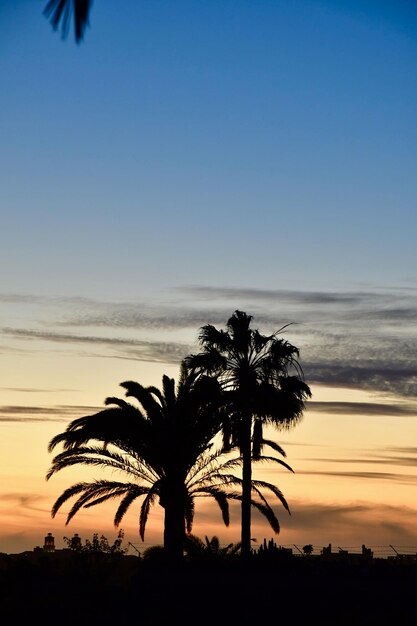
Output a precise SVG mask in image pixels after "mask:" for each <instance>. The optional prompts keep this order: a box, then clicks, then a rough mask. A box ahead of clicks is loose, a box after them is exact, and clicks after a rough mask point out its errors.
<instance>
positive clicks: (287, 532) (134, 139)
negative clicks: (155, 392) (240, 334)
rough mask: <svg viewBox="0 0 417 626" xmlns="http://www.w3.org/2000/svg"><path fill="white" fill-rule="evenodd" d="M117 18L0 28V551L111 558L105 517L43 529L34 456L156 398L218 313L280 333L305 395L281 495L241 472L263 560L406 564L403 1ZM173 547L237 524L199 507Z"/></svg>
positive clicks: (106, 13) (27, 17) (407, 34)
mask: <svg viewBox="0 0 417 626" xmlns="http://www.w3.org/2000/svg"><path fill="white" fill-rule="evenodd" d="M394 4H395V6H394ZM123 5H124V7H123V12H115V10H114V3H113V2H111V1H110V0H107V1H106V0H102V1H101V2H96V3H94V7H93V13H92V19H91V28H90V29H89V30H88V32H87V34H86V38H85V41H84V43H82V44H81V45H80V46H76V45H75V44H74V42H73V41H72V39H71V37H70V38H69V39H68V40H67V41H61V40H60V37H59V35H58V34H56V33H53V32H51V29H50V25H49V24H48V22H47V21H46V20H45V19H44V18H43V17H42V14H41V9H42V2H38V3H37V2H32V1H31V2H29V1H27V0H21V1H20V2H16V3H8V6H6V5H4V4H3V5H2V6H1V7H0V42H1V43H0V52H1V54H0V74H1V77H2V84H3V93H2V95H3V98H2V108H1V111H0V129H1V137H2V140H1V147H0V166H1V167H0V172H1V174H0V177H1V185H0V207H1V215H2V229H1V231H0V260H1V263H0V279H1V280H0V375H1V377H0V381H1V382H0V429H1V437H0V484H1V487H0V514H1V517H2V530H1V532H0V551H5V552H14V551H20V550H23V549H31V548H33V547H34V546H35V545H40V544H42V542H43V537H44V536H45V535H46V533H47V532H52V533H53V534H54V535H55V536H56V539H57V543H58V544H61V545H62V537H63V536H64V535H67V536H69V535H70V534H72V533H73V532H79V533H80V534H81V535H82V536H83V537H87V536H91V534H92V532H95V531H97V532H99V533H100V534H101V533H103V534H105V535H106V536H108V537H109V538H111V537H113V536H115V534H116V531H115V530H114V529H113V527H112V519H113V515H114V506H113V507H111V506H109V507H101V508H100V507H99V508H97V509H96V510H94V509H90V510H86V511H82V512H80V513H79V514H78V515H77V516H76V517H75V518H74V520H73V521H72V522H71V524H70V526H69V527H65V526H64V513H65V511H64V512H63V514H62V515H60V516H58V517H57V519H55V520H51V518H50V508H51V506H52V503H53V501H54V500H55V498H56V497H57V495H58V494H59V493H60V492H61V491H62V490H63V489H64V488H66V487H67V486H69V484H72V483H71V481H74V480H79V479H80V477H81V476H82V475H83V472H82V471H80V470H77V471H75V470H74V472H73V473H68V474H65V473H64V472H62V475H58V476H56V477H54V478H53V479H51V481H50V482H48V483H46V482H45V478H44V476H45V474H46V471H47V469H48V467H49V464H50V460H51V459H50V456H49V455H48V453H47V443H48V441H49V439H50V438H51V437H52V436H53V435H55V434H57V432H60V431H61V430H62V429H63V428H65V425H66V424H67V423H68V421H69V420H71V419H73V418H75V417H80V416H82V415H86V414H88V412H90V411H95V410H97V409H99V408H101V407H102V406H103V401H104V399H105V398H106V397H107V396H112V395H121V396H122V395H123V391H122V390H121V389H120V387H119V383H121V382H122V381H123V380H127V379H136V380H138V381H140V382H142V383H144V384H149V385H150V384H152V385H157V386H159V385H160V382H161V378H162V374H164V373H166V374H168V375H170V376H172V377H175V378H177V376H178V372H179V363H180V361H181V359H182V358H183V356H185V355H186V354H188V353H189V352H190V351H195V350H196V349H197V344H196V340H197V334H198V329H199V327H200V326H201V325H202V324H205V323H213V324H215V325H216V326H218V327H222V326H223V325H224V323H225V322H226V320H227V318H228V317H229V316H230V315H231V314H232V313H233V311H234V310H235V309H241V310H244V311H246V312H247V313H249V314H252V315H253V316H254V326H255V327H259V328H260V330H261V331H262V332H272V331H275V330H277V329H278V328H280V327H281V326H283V325H284V324H288V323H290V324H291V326H289V327H288V328H287V329H286V330H285V337H286V338H287V339H289V340H290V341H292V342H293V343H294V344H295V345H297V346H298V347H299V348H300V351H301V363H302V365H303V368H304V371H305V376H306V381H307V382H308V383H309V384H310V386H311V388H312V391H313V398H312V401H311V403H309V405H308V407H307V411H306V413H305V416H304V419H303V420H302V422H301V423H300V424H299V425H298V426H297V427H296V428H294V429H293V430H291V431H288V432H275V433H271V437H274V438H275V439H276V440H277V441H279V442H280V443H282V445H283V447H284V449H285V450H286V451H287V455H288V459H287V460H288V463H289V464H290V465H291V466H292V467H293V468H294V470H295V474H294V475H292V474H289V473H287V472H285V471H284V470H283V471H279V475H278V472H277V471H276V470H275V469H272V468H267V467H265V466H264V467H262V470H261V469H259V470H258V471H259V472H261V474H262V475H263V476H268V478H269V479H272V480H273V481H274V482H275V481H276V482H277V484H278V485H279V486H280V488H281V489H282V491H283V493H284V495H285V496H286V498H287V500H288V502H289V504H290V508H291V511H292V515H291V516H288V515H287V514H286V513H285V511H284V510H280V508H279V507H278V508H277V509H276V510H277V513H278V516H279V519H280V522H281V526H282V530H281V533H280V535H278V536H277V537H276V538H275V539H276V540H277V542H279V543H282V544H292V543H304V544H305V543H314V544H322V545H327V544H328V543H332V544H334V545H361V544H362V543H366V544H370V545H372V544H373V545H378V544H387V545H388V544H389V543H392V544H401V542H405V544H407V545H417V531H416V530H415V526H416V524H415V522H416V519H417V506H416V505H415V498H414V493H415V483H416V481H417V472H416V466H417V401H416V398H417V362H416V354H417V333H416V321H417V269H416V241H415V239H416V232H417V210H416V208H417V207H416V192H417V180H416V177H415V172H416V165H417V158H416V157H417V150H416V148H417V143H416V136H417V132H416V131H417V122H416V116H415V110H416V103H417V81H416V72H415V68H416V61H417V38H416V34H417V10H416V7H415V4H414V3H413V2H408V1H406V0H404V1H399V2H396V3H389V2H385V1H383V2H378V3H375V2H372V1H371V0H369V1H368V0H364V1H363V2H352V1H349V2H348V1H347V0H346V1H343V0H339V1H337V2H334V1H332V2H330V1H329V0H321V1H319V0H317V1H315V0H301V1H300V2H299V3H297V4H296V6H295V5H294V6H292V5H289V4H288V3H286V2H284V1H281V0H278V1H274V2H272V1H270V0H262V1H261V2H257V3H256V4H254V3H253V2H249V1H247V0H239V2H238V1H237V0H210V1H203V2H195V1H194V0H179V1H178V2H176V3H175V5H173V4H172V3H170V2H168V1H167V0H161V2H159V3H156V4H155V3H154V2H152V3H150V2H145V1H144V2H137V1H133V0H126V2H124V3H123ZM137 516H138V510H137V508H136V509H135V508H132V511H131V512H130V513H129V515H128V516H127V517H126V523H125V524H123V525H122V526H123V528H124V529H125V531H126V536H127V538H128V539H129V540H130V541H132V543H136V544H139V543H140V542H139V540H138V537H137ZM161 520H162V509H161V508H160V507H158V506H157V507H155V509H154V511H153V512H152V513H151V517H150V520H149V528H148V533H147V537H146V540H147V541H149V542H155V543H159V542H160V541H161ZM194 532H195V534H197V535H200V536H204V535H205V534H207V535H213V534H217V535H218V536H219V537H220V539H221V540H222V541H224V542H226V541H231V540H233V541H237V540H238V539H239V532H240V529H239V511H238V510H237V509H236V510H234V511H233V515H232V524H231V526H230V528H229V529H226V528H224V527H223V526H222V525H221V519H220V516H219V514H218V512H217V510H216V508H215V506H213V505H208V504H206V503H204V505H203V503H199V504H198V507H197V513H196V518H195V528H194ZM253 535H254V537H256V538H257V540H258V541H261V540H262V539H263V537H267V538H268V537H270V536H271V533H270V529H269V528H268V527H267V525H266V523H264V522H263V521H262V520H261V519H259V518H258V517H257V516H256V515H255V517H254V528H253ZM405 544H404V545H405Z"/></svg>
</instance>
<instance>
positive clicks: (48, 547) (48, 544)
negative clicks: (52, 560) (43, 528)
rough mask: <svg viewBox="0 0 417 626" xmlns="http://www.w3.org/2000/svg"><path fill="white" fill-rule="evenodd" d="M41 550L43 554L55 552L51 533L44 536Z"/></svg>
mask: <svg viewBox="0 0 417 626" xmlns="http://www.w3.org/2000/svg"><path fill="white" fill-rule="evenodd" d="M43 549H44V550H45V552H55V538H54V537H53V536H52V533H48V534H47V535H46V537H45V543H44V544H43Z"/></svg>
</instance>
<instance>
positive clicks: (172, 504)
mask: <svg viewBox="0 0 417 626" xmlns="http://www.w3.org/2000/svg"><path fill="white" fill-rule="evenodd" d="M121 386H122V387H123V388H124V389H126V395H127V396H131V397H133V398H135V399H136V400H137V401H138V402H139V407H137V406H133V405H132V404H130V403H128V402H126V401H125V400H122V399H118V398H108V399H107V400H106V401H105V404H106V405H114V406H111V407H110V408H107V409H104V410H103V411H100V412H98V413H96V414H94V415H90V416H87V417H82V418H79V419H76V420H73V421H72V422H71V423H70V424H69V425H68V427H67V429H66V430H65V431H64V432H63V433H60V434H58V435H56V436H55V437H54V438H53V439H52V440H51V442H50V444H49V450H50V451H52V450H53V449H54V448H55V447H56V446H57V445H58V444H63V447H64V451H63V452H61V453H60V454H58V455H57V456H55V458H54V459H53V461H52V465H51V468H50V470H49V471H48V474H47V479H49V478H50V477H51V476H52V475H54V474H55V473H56V472H58V471H61V470H62V469H64V468H67V467H71V466H74V465H93V466H99V467H102V468H110V469H112V470H117V471H119V472H120V473H121V474H122V475H123V476H124V477H125V478H126V477H127V478H128V479H129V480H122V481H115V480H106V479H102V480H94V481H91V482H79V483H76V484H74V485H72V486H71V487H69V488H68V489H66V490H65V491H64V492H63V493H62V494H61V495H60V496H59V498H58V499H57V500H56V502H55V503H54V505H53V507H52V511H51V513H52V516H53V517H54V516H55V515H56V514H57V512H58V511H59V509H60V508H61V507H62V505H63V504H64V503H65V502H67V500H69V499H70V498H73V497H76V498H77V499H76V501H75V503H74V504H73V506H72V508H71V509H70V511H69V513H68V515H67V520H66V523H67V524H68V523H69V522H70V520H71V519H72V518H73V516H74V515H75V514H76V513H77V512H78V511H79V510H80V509H82V508H89V507H92V506H96V505H97V504H100V503H102V502H105V501H107V500H111V499H113V498H121V502H120V504H119V506H118V508H117V511H116V514H115V517H114V524H115V526H116V527H117V526H118V525H119V524H120V523H121V521H122V519H123V517H124V515H125V513H126V512H127V510H128V509H129V507H130V505H131V504H132V503H133V502H134V501H135V500H136V499H137V498H143V501H142V505H141V509H140V517H139V534H140V537H141V538H142V540H143V539H144V536H145V528H146V523H147V520H148V516H149V512H150V508H151V506H152V505H153V504H155V502H156V500H157V499H158V500H159V504H160V505H161V506H162V507H163V508H164V547H165V549H166V554H167V556H168V558H169V559H172V560H178V559H180V558H181V557H182V554H183V545H184V539H185V533H186V532H191V530H192V525H193V520H194V500H195V498H196V497H211V498H214V500H215V501H216V502H217V504H218V506H219V507H220V510H221V513H222V516H223V521H224V522H225V524H226V525H228V524H229V505H228V501H229V500H240V499H241V493H240V492H236V491H233V487H234V486H235V485H240V484H241V479H240V478H239V477H236V476H234V475H233V474H230V471H231V470H232V469H233V468H235V467H236V466H238V465H239V464H240V463H241V459H240V458H239V457H238V458H229V459H227V460H226V461H224V457H222V456H221V452H220V451H219V450H214V451H213V447H212V439H213V437H214V436H215V435H216V433H217V432H218V431H219V429H220V426H221V421H220V420H221V413H220V412H219V407H221V405H222V393H221V389H220V386H219V384H218V382H217V381H216V380H215V379H213V378H209V377H207V376H204V375H200V374H199V373H197V372H189V371H188V370H187V369H186V368H185V367H184V366H183V367H182V370H181V377H180V380H179V383H178V385H177V388H175V381H174V379H171V378H168V377H167V376H164V377H163V379H162V391H160V390H159V389H158V388H156V387H143V386H142V385H140V384H139V383H137V382H132V381H128V382H124V383H122V384H121ZM281 463H282V464H284V463H283V462H281ZM284 465H286V464H284ZM289 469H290V468H289ZM264 489H267V490H269V491H271V492H272V493H274V494H275V495H276V497H277V498H278V499H279V501H280V502H281V503H282V504H283V505H284V506H285V507H286V508H288V505H287V503H286V501H285V499H284V497H283V495H282V494H281V492H280V491H279V490H277V489H276V488H275V487H274V486H273V485H269V484H268V483H262V482H261V481H257V482H255V481H254V482H253V485H252V491H253V493H254V494H255V495H256V496H257V498H255V497H254V498H251V504H252V505H253V506H255V507H256V508H257V509H258V510H259V511H261V513H263V514H264V515H265V516H266V518H267V519H268V521H269V522H270V524H271V526H272V527H273V528H274V529H275V530H276V528H277V526H278V528H279V524H278V520H277V518H276V516H275V514H274V512H273V510H272V508H271V507H270V506H269V504H268V502H267V500H266V498H265V497H264V496H263V494H262V491H263V490H264Z"/></svg>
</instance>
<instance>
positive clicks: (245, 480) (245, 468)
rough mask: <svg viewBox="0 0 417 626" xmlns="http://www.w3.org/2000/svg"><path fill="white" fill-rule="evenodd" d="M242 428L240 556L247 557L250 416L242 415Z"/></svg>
mask: <svg viewBox="0 0 417 626" xmlns="http://www.w3.org/2000/svg"><path fill="white" fill-rule="evenodd" d="M242 421H243V424H242V426H243V428H242V431H243V432H242V442H241V451H242V520H241V521H242V529H241V532H242V534H241V541H242V558H243V559H248V558H249V556H250V552H251V496H252V489H251V485H252V444H251V434H252V428H251V427H252V416H251V415H250V414H246V415H243V420H242Z"/></svg>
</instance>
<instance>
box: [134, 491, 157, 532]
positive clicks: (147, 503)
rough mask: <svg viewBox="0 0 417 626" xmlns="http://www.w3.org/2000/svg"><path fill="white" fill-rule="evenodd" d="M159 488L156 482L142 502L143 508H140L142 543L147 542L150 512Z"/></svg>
mask: <svg viewBox="0 0 417 626" xmlns="http://www.w3.org/2000/svg"><path fill="white" fill-rule="evenodd" d="M159 487H160V485H159V482H156V483H155V484H154V485H152V487H151V489H149V491H148V493H147V494H146V496H145V498H144V500H143V502H142V506H141V508H140V516H139V536H140V538H141V539H142V541H144V540H145V529H146V523H147V521H148V517H149V511H150V508H151V506H152V505H153V503H154V502H155V498H156V496H157V494H158V493H159Z"/></svg>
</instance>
